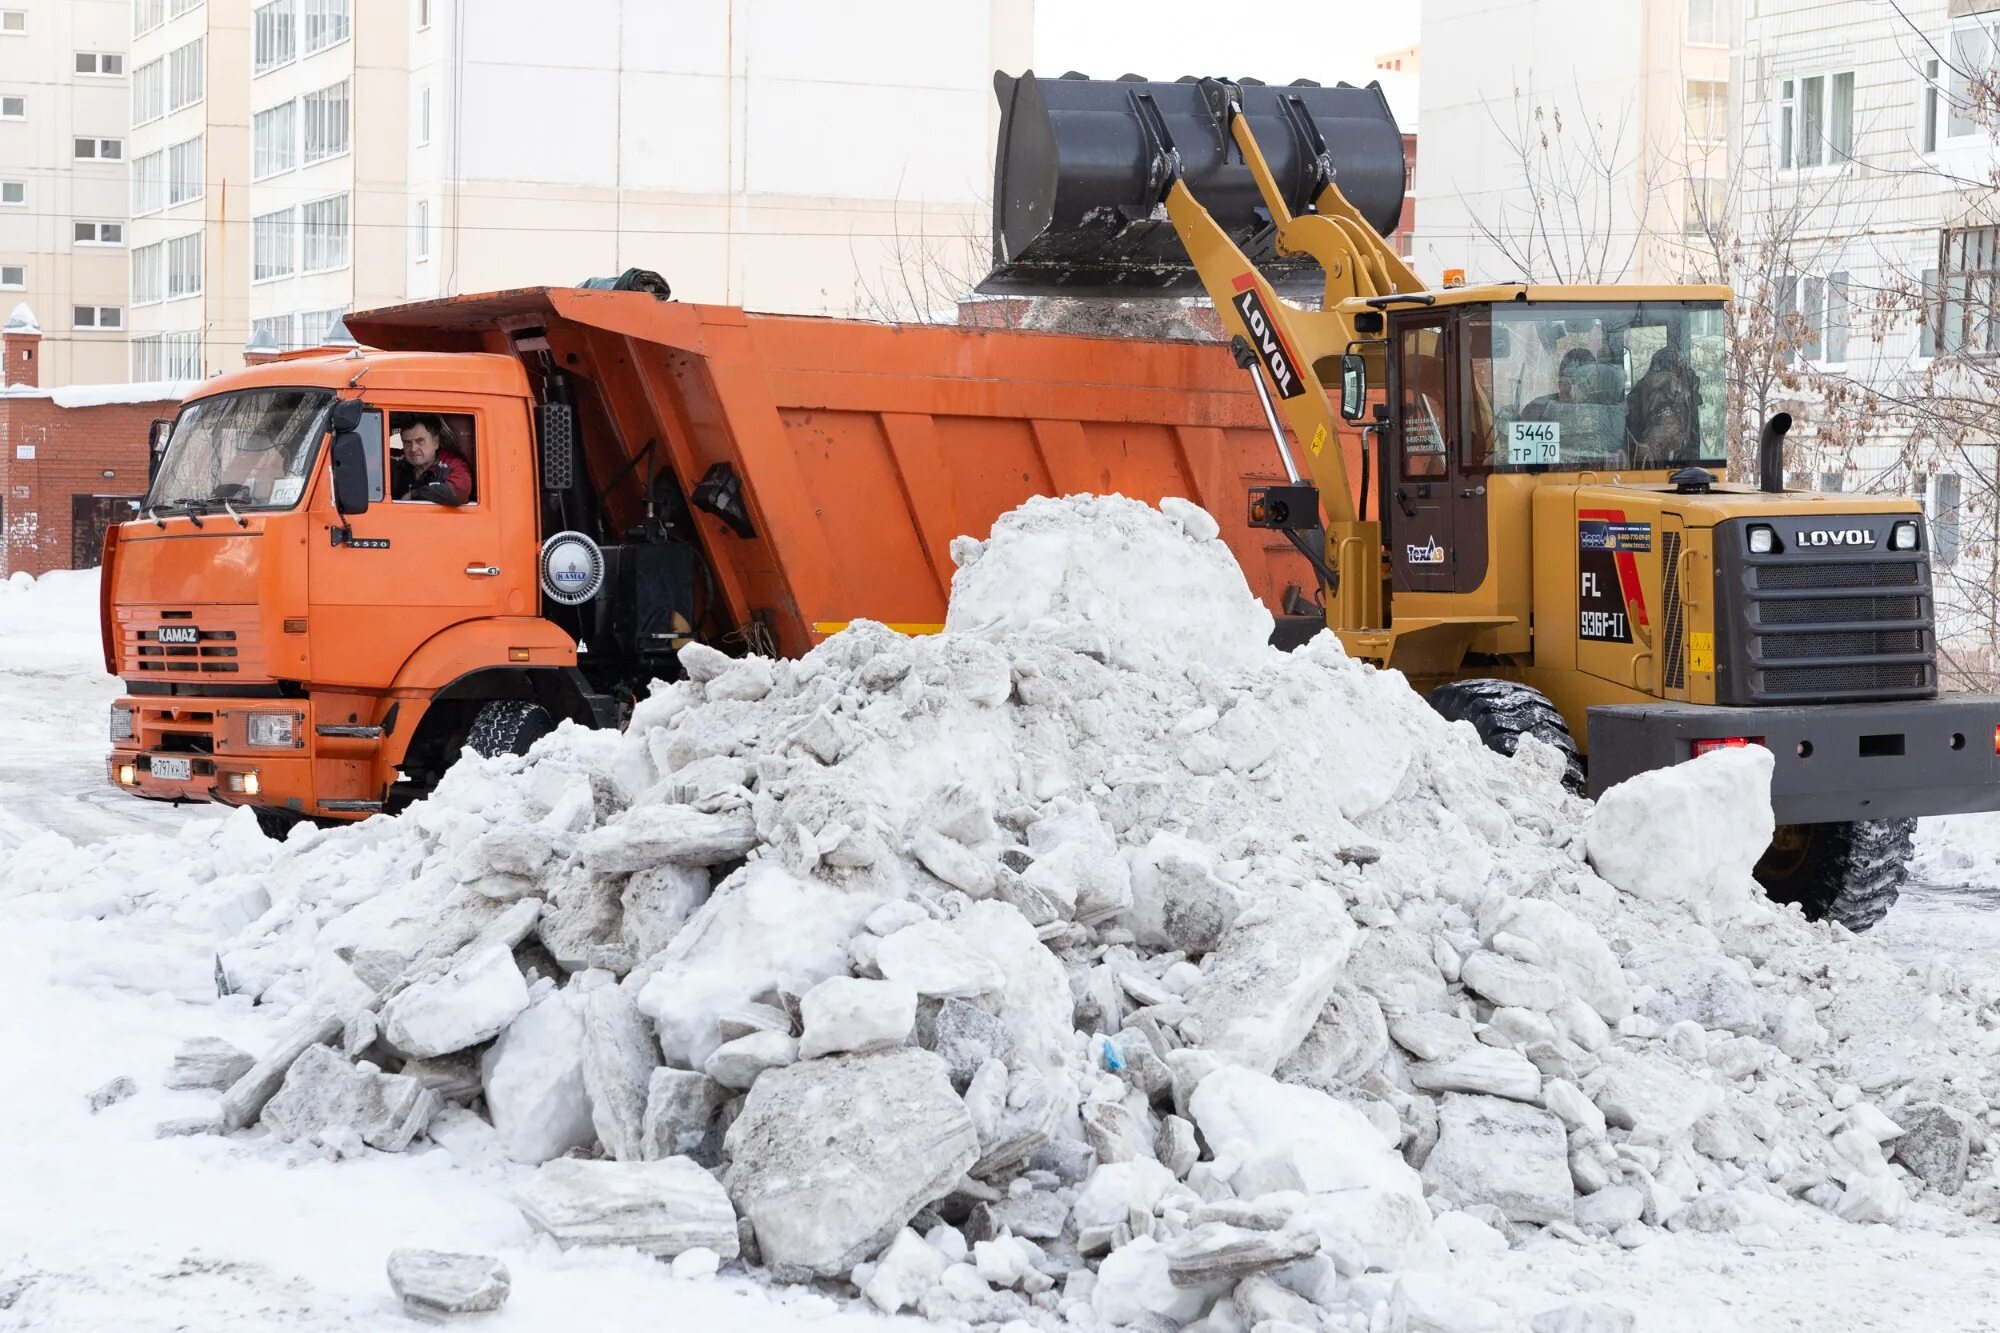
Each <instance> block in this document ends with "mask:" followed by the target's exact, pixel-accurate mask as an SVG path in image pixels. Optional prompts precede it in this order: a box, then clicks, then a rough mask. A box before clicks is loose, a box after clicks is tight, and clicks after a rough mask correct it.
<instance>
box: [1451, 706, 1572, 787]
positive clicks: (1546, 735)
mask: <svg viewBox="0 0 2000 1333" xmlns="http://www.w3.org/2000/svg"><path fill="white" fill-rule="evenodd" d="M1426 698H1427V699H1428V700H1429V702H1430V706H1431V707H1432V708H1434V709H1436V710H1437V712H1438V713H1439V714H1440V715H1441V716H1443V717H1445V718H1447V719H1449V720H1451V721H1453V722H1470V723H1471V724H1472V729H1473V730H1474V731H1476V732H1478V733H1479V739H1480V740H1482V741H1484V742H1486V748H1487V749H1489V750H1497V751H1499V752H1500V753H1501V754H1504V755H1512V754H1513V753H1514V750H1515V748H1516V747H1517V746H1519V745H1520V743H1521V737H1523V736H1533V737H1534V738H1535V739H1536V740H1539V741H1546V742H1548V743H1549V744H1550V745H1553V746H1555V747H1556V749H1558V750H1560V751H1562V753H1563V757H1564V759H1565V760H1567V761H1568V762H1567V763H1566V765H1565V767H1564V769H1563V786H1565V787H1567V788H1568V789H1569V790H1570V791H1572V792H1574V793H1576V794H1577V795H1579V796H1581V795H1582V794H1583V760H1582V759H1581V758H1580V757H1579V756H1578V755H1577V752H1576V738H1575V737H1574V736H1572V735H1570V734H1569V723H1567V722H1565V721H1563V716H1562V714H1561V713H1559V712H1557V711H1556V706H1555V705H1554V704H1552V703H1550V702H1549V696H1548V695H1546V694H1543V693H1542V692H1541V691H1540V690H1537V689H1531V688H1530V687H1528V686H1526V685H1523V684H1521V683H1520V682H1519V681H1512V680H1486V679H1479V680H1455V681H1452V682H1451V683H1450V684H1449V685H1440V686H1438V687H1437V688H1436V689H1434V690H1432V691H1431V692H1430V694H1429V695H1427V696H1426Z"/></svg>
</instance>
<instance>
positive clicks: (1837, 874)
mask: <svg viewBox="0 0 2000 1333" xmlns="http://www.w3.org/2000/svg"><path fill="white" fill-rule="evenodd" d="M1916 827H1917V821H1916V820H1914V819H1882V820H1875V821H1873V822H1869V823H1857V824H1780V825H1779V826H1778V830H1777V832H1776V833H1775V834H1773V835H1772V838H1771V846H1770V849H1769V850H1768V851H1766V852H1765V853H1764V857H1763V859H1762V860H1760V861H1758V862H1757V872H1756V873H1757V882H1758V883H1759V884H1762V885H1763V886H1764V892H1766V893H1768V894H1769V895H1770V896H1771V898H1772V900H1773V901H1774V902H1781V903H1797V904H1798V905H1799V906H1800V907H1802V908H1804V909H1805V914H1806V916H1807V917H1808V918H1809V919H1811V920H1813V921H1838V922H1839V923H1840V924H1841V925H1843V926H1846V927H1847V928H1848V929H1849V930H1852V931H1855V932H1856V933H1859V932H1861V931H1864V930H1867V929H1868V928H1869V927H1870V926H1873V925H1874V924H1876V923H1877V922H1879V921H1880V920H1881V919H1882V918H1883V917H1885V916H1887V915H1888V913H1889V909H1890V908H1891V907H1894V906H1895V905H1896V898H1897V896H1898V895H1899V894H1900V893H1901V892H1902V889H1903V881H1904V880H1906V879H1908V878H1909V876H1910V855H1911V850H1912V849H1911V846H1910V835H1911V834H1912V833H1914V832H1915V831H1916Z"/></svg>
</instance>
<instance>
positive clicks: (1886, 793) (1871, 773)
mask: <svg viewBox="0 0 2000 1333" xmlns="http://www.w3.org/2000/svg"><path fill="white" fill-rule="evenodd" d="M1996 728H2000V695H1991V694H1948V695H1942V696H1940V697H1938V698H1934V699H1911V700H1906V701H1900V702H1881V703H1846V704H1786V705H1772V706H1764V707H1753V708H1736V707H1720V706H1710V705H1704V704H1677V703H1654V704H1615V705H1608V706H1604V707H1598V708H1592V709H1591V710H1590V737H1589V741H1590V795H1591V797H1592V799H1595V798H1597V797H1599V796H1601V795H1603V794H1604V792H1605V791H1607V790H1609V789H1610V788H1612V787H1614V786H1616V785H1617V784H1618V783H1620V782H1623V781H1624V780H1625V779H1627V778H1629V777H1632V776H1634V775H1635V774H1639V773H1644V772H1646V771H1648V770H1650V769H1655V768H1666V767H1669V766H1670V765H1673V764H1678V763H1682V762H1684V761H1686V760H1688V759H1690V758H1692V757H1693V754H1694V748H1693V747H1694V742H1695V741H1697V740H1704V739H1711V738H1720V737H1731V736H1749V737H1761V738H1762V741H1763V744H1764V745H1765V746H1766V747H1767V748H1768V749H1769V750H1770V751H1771V754H1772V756H1773V758H1774V759H1775V760H1776V761H1777V762H1776V766H1775V768H1774V770H1773V772H1772V774H1771V807H1772V810H1773V812H1774V813H1775V814H1776V816H1777V820H1778V822H1779V823H1780V824H1824V823H1845V822H1849V821H1854V820H1869V819H1902V818H1909V817H1914V816H1920V815H1958V814H1969V813H1973V812H1976V811H1982V810H2000V754H1996V750H2000V731H1996Z"/></svg>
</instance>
